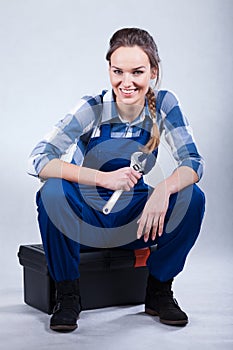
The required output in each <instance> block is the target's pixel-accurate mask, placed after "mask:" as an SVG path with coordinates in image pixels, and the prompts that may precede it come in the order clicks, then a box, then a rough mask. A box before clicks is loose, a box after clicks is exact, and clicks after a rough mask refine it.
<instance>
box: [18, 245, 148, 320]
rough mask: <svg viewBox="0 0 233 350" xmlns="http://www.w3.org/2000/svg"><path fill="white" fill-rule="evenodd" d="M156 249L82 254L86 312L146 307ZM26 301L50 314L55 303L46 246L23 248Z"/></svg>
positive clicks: (82, 289) (97, 250)
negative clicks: (149, 264) (149, 261)
mask: <svg viewBox="0 0 233 350" xmlns="http://www.w3.org/2000/svg"><path fill="white" fill-rule="evenodd" d="M151 249H154V247H153V248H145V249H138V250H135V251H132V250H125V249H118V248H112V249H106V248H104V249H95V250H93V251H83V252H81V253H80V265H79V271H80V293H81V301H82V308H83V310H88V309H96V308H102V307H107V306H117V305H130V304H131V305H132V304H142V303H144V298H145V288H146V282H147V276H148V270H147V267H146V260H147V257H148V256H149V254H150V251H151ZM18 258H19V263H20V264H21V265H22V266H23V280H24V301H25V303H26V304H28V305H30V306H33V307H35V308H37V309H39V310H41V311H43V312H46V313H48V314H51V313H52V310H53V307H54V303H55V286H54V282H53V280H52V279H51V277H50V275H49V272H48V269H47V264H46V258H45V254H44V250H43V246H42V244H31V245H21V246H20V247H19V252H18Z"/></svg>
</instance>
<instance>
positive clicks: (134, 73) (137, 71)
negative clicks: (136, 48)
mask: <svg viewBox="0 0 233 350" xmlns="http://www.w3.org/2000/svg"><path fill="white" fill-rule="evenodd" d="M142 73H143V71H142V70H135V71H134V72H133V75H140V74H142Z"/></svg>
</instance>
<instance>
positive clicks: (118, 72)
mask: <svg viewBox="0 0 233 350" xmlns="http://www.w3.org/2000/svg"><path fill="white" fill-rule="evenodd" d="M113 73H115V74H117V75H120V74H122V71H121V70H120V69H114V71H113Z"/></svg>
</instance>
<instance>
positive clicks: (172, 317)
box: [145, 275, 188, 326]
mask: <svg viewBox="0 0 233 350" xmlns="http://www.w3.org/2000/svg"><path fill="white" fill-rule="evenodd" d="M172 281H173V279H171V280H169V281H167V282H160V281H159V280H157V279H156V278H154V277H153V276H152V275H149V277H148V281H147V288H146V300H145V312H146V313H147V314H149V315H152V316H159V318H160V322H162V323H165V324H167V325H170V326H185V325H186V324H187V323H188V316H187V315H186V313H185V312H184V311H182V310H181V308H180V307H179V305H178V303H177V301H176V299H174V298H173V292H172V290H171V285H172Z"/></svg>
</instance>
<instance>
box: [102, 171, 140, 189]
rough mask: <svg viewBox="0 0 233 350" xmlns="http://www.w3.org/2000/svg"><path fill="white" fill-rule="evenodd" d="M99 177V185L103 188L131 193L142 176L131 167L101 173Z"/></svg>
mask: <svg viewBox="0 0 233 350" xmlns="http://www.w3.org/2000/svg"><path fill="white" fill-rule="evenodd" d="M97 176H98V181H97V183H98V185H99V186H101V187H105V188H108V189H110V190H113V191H115V190H123V191H130V189H131V188H133V187H134V186H135V185H136V183H137V182H138V180H139V179H140V177H141V176H142V174H141V173H138V172H137V171H136V170H134V169H132V168H130V167H125V168H121V169H118V170H115V171H110V172H99V174H98V175H97Z"/></svg>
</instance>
